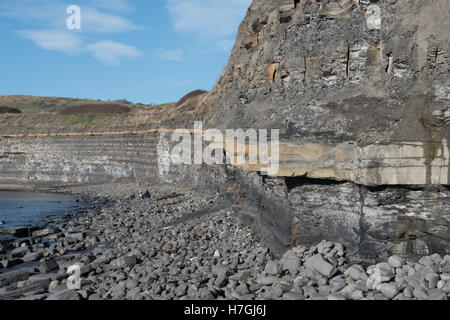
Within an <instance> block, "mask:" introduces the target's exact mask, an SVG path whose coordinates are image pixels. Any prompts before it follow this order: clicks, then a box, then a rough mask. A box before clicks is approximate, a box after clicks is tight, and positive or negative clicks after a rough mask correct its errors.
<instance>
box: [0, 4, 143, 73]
mask: <svg viewBox="0 0 450 320" xmlns="http://www.w3.org/2000/svg"><path fill="white" fill-rule="evenodd" d="M0 1H1V2H0V17H7V18H10V19H13V20H16V21H19V22H20V24H21V25H24V26H26V27H25V28H27V30H22V31H18V32H17V33H18V34H19V35H20V36H21V37H23V38H25V39H28V40H31V41H33V42H34V43H35V44H36V45H38V46H39V47H40V48H42V49H45V50H53V51H59V52H63V53H66V54H69V55H78V54H83V53H84V54H86V53H88V54H92V55H93V56H94V57H95V58H97V59H99V60H101V61H102V62H103V63H105V64H107V65H114V66H117V65H120V64H121V60H122V59H124V58H131V57H139V56H141V55H142V52H141V51H139V50H138V49H137V48H135V47H133V46H130V45H126V44H122V43H119V42H113V41H105V40H102V39H98V38H99V36H100V35H101V34H104V33H108V34H110V33H123V32H130V31H135V30H141V29H142V28H141V27H140V26H137V25H136V24H134V23H133V22H131V21H130V20H128V19H126V18H124V17H121V16H119V15H118V14H113V13H109V12H105V11H104V10H106V11H120V12H129V11H132V8H131V6H130V5H129V2H128V1H127V0H79V1H78V3H77V4H78V5H80V7H81V30H77V31H74V30H67V29H66V19H67V18H68V14H67V12H66V9H67V6H68V5H69V4H70V3H69V2H68V1H63V0H39V1H37V0H0ZM87 39H90V40H89V41H90V44H87V43H88V42H87Z"/></svg>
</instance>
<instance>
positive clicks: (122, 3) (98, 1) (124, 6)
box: [89, 0, 133, 12]
mask: <svg viewBox="0 0 450 320" xmlns="http://www.w3.org/2000/svg"><path fill="white" fill-rule="evenodd" d="M89 2H90V3H91V4H92V5H93V6H95V7H97V8H101V9H106V10H111V11H119V12H131V11H133V8H132V7H131V6H130V4H129V3H128V1H127V0H90V1H89Z"/></svg>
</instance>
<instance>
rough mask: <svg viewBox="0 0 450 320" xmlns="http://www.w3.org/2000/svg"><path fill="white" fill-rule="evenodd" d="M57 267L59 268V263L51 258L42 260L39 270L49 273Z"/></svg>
mask: <svg viewBox="0 0 450 320" xmlns="http://www.w3.org/2000/svg"><path fill="white" fill-rule="evenodd" d="M56 269H58V263H57V262H56V260H55V259H49V260H47V261H44V262H41V265H40V266H39V271H40V272H41V273H49V272H51V271H54V270H56Z"/></svg>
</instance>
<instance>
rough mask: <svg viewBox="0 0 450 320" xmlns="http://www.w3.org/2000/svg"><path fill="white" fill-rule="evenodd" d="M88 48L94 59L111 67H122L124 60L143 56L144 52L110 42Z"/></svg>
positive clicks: (91, 45)
mask: <svg viewBox="0 0 450 320" xmlns="http://www.w3.org/2000/svg"><path fill="white" fill-rule="evenodd" d="M86 48H87V50H88V51H90V52H91V53H92V54H93V55H94V57H96V58H97V59H99V60H101V61H103V62H104V63H105V64H107V65H111V66H118V65H120V63H121V59H123V58H133V57H139V56H142V52H141V51H139V50H138V49H137V48H135V47H133V46H129V45H125V44H122V43H118V42H114V41H109V40H105V41H99V42H96V43H93V44H90V45H87V46H86Z"/></svg>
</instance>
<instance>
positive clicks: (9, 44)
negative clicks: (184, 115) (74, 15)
mask: <svg viewBox="0 0 450 320" xmlns="http://www.w3.org/2000/svg"><path fill="white" fill-rule="evenodd" d="M250 3H251V0H132V1H131V0H69V1H65V0H0V95H7V94H27V95H39V96H58V97H79V98H92V99H102V100H108V99H111V100H116V99H127V100H129V101H132V102H136V103H137V102H142V103H163V102H168V101H177V100H178V99H179V98H180V97H182V96H183V95H184V94H186V93H188V92H189V91H192V90H195V89H205V90H210V89H211V88H212V87H213V86H214V84H215V82H216V80H217V79H218V77H219V76H220V73H221V72H222V69H223V67H224V66H225V65H226V63H227V60H228V57H229V54H230V52H231V48H232V46H233V44H234V40H235V37H236V32H237V28H238V26H239V23H240V22H241V20H242V19H243V17H244V16H245V13H246V10H247V8H248V6H249V5H250ZM70 5H76V6H79V7H80V8H81V30H69V29H68V28H67V24H66V21H67V19H68V18H69V16H70V14H67V12H66V10H67V7H68V6H70Z"/></svg>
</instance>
